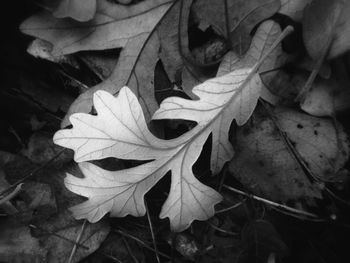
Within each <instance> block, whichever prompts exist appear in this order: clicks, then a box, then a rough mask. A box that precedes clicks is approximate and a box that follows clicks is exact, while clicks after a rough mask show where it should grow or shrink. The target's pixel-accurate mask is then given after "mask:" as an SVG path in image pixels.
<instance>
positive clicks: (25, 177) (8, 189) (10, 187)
mask: <svg viewBox="0 0 350 263" xmlns="http://www.w3.org/2000/svg"><path fill="white" fill-rule="evenodd" d="M66 150H67V149H62V150H61V151H59V152H58V153H57V154H56V155H55V156H53V157H52V158H51V159H50V160H48V161H47V162H46V163H44V164H43V165H41V166H39V167H38V168H36V169H34V170H33V171H32V172H31V173H29V174H28V175H26V176H24V177H23V178H22V179H20V180H18V181H17V182H16V183H14V184H12V185H10V186H9V187H7V188H6V189H5V190H3V191H1V192H0V196H2V195H4V194H6V193H7V192H8V191H11V189H13V188H15V187H17V186H18V185H19V184H21V183H23V182H24V181H25V180H27V179H28V178H30V177H32V176H34V175H36V173H37V172H39V171H40V170H41V169H43V168H45V167H46V166H48V165H49V164H50V163H52V162H53V161H54V160H55V159H57V158H58V157H59V156H60V155H61V154H62V153H63V152H64V151H66Z"/></svg>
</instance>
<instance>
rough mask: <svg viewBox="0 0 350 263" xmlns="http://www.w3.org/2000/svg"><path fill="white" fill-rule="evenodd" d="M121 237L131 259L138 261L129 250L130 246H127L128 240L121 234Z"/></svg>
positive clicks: (136, 262)
mask: <svg viewBox="0 0 350 263" xmlns="http://www.w3.org/2000/svg"><path fill="white" fill-rule="evenodd" d="M122 239H123V242H124V245H125V247H126V250H127V251H128V253H129V256H130V257H131V258H132V260H133V261H134V262H135V263H139V261H138V260H137V258H136V257H135V256H134V254H133V253H132V252H131V248H130V246H129V243H128V241H127V240H126V238H125V237H124V236H122Z"/></svg>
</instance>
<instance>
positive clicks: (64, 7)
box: [53, 0, 105, 22]
mask: <svg viewBox="0 0 350 263" xmlns="http://www.w3.org/2000/svg"><path fill="white" fill-rule="evenodd" d="M96 1H97V0H61V2H60V3H59V5H58V7H57V8H56V9H55V10H54V12H53V15H54V16H55V17H57V18H64V17H71V18H73V19H75V20H77V21H81V22H84V21H88V20H91V19H92V18H94V15H95V12H96ZM103 1H105V0H103Z"/></svg>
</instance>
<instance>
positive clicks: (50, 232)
mask: <svg viewBox="0 0 350 263" xmlns="http://www.w3.org/2000/svg"><path fill="white" fill-rule="evenodd" d="M29 227H30V228H34V229H38V230H40V231H43V232H45V233H47V234H50V235H53V236H56V237H58V238H61V239H63V240H65V241H67V242H69V243H71V244H74V245H77V246H78V247H81V248H84V249H89V248H88V247H87V246H85V245H82V244H80V243H76V242H75V241H73V240H70V239H69V238H66V237H64V236H61V235H59V234H57V233H55V232H52V231H50V230H47V229H44V228H41V227H39V226H36V225H33V224H30V225H29Z"/></svg>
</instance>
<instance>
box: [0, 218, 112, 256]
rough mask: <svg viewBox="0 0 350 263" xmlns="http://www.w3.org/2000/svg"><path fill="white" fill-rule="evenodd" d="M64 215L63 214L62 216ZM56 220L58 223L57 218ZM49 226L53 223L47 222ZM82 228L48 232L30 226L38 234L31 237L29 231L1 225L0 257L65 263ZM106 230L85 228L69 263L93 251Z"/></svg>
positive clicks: (102, 226)
mask: <svg viewBox="0 0 350 263" xmlns="http://www.w3.org/2000/svg"><path fill="white" fill-rule="evenodd" d="M67 215H68V214H67V213H66V215H65V216H67ZM56 220H62V216H58V217H57V218H56ZM51 223H53V222H51ZM81 225H82V224H76V223H75V224H74V225H65V227H63V228H61V229H59V230H55V231H48V230H46V229H44V228H42V227H41V226H39V227H37V226H34V225H32V227H31V228H32V231H36V232H41V235H40V236H37V237H35V236H34V235H32V234H31V230H30V228H29V227H27V226H24V225H17V224H14V223H10V222H2V224H1V229H0V230H1V236H0V257H1V260H3V261H5V262H14V263H17V262H18V263H26V262H28V263H32V262H53V263H63V262H67V260H68V258H69V255H70V252H71V250H72V248H73V246H74V242H75V240H76V238H77V236H78V235H79V233H80V231H81ZM108 232H109V227H108V225H106V224H105V223H104V222H99V223H98V224H87V225H86V227H85V229H84V231H83V234H82V237H81V239H80V244H81V245H82V246H84V247H81V246H78V247H77V251H76V253H75V255H74V259H73V261H72V262H79V261H80V260H81V259H83V258H84V257H86V256H88V255H90V254H91V253H93V252H94V251H96V250H97V249H98V247H99V245H100V244H101V243H102V241H103V240H104V239H105V238H106V236H107V234H108Z"/></svg>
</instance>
